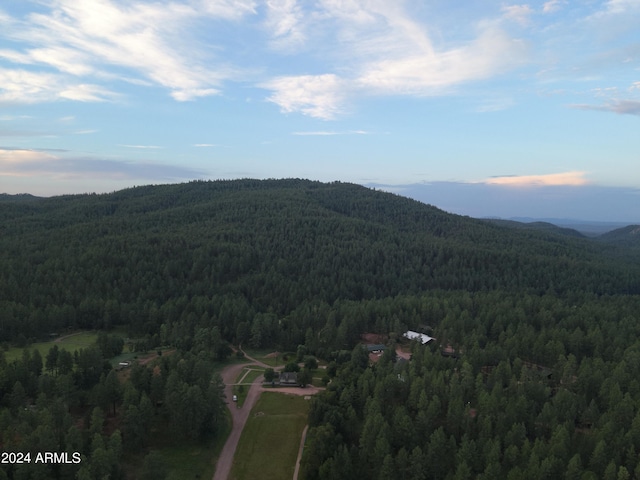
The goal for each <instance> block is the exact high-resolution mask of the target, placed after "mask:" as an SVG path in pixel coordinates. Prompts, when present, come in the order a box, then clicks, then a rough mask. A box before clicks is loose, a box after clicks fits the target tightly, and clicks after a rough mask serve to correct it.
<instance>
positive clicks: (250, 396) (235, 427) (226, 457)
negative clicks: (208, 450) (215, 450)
mask: <svg viewBox="0 0 640 480" xmlns="http://www.w3.org/2000/svg"><path fill="white" fill-rule="evenodd" d="M258 363H260V362H258ZM248 365H249V364H246V363H242V364H239V365H229V366H228V367H226V368H225V369H224V370H222V373H221V376H222V381H223V382H224V384H225V387H224V394H225V396H226V397H227V407H229V411H230V412H231V419H232V426H231V433H230V434H229V438H227V443H225V444H224V447H223V449H222V452H220V457H219V458H218V462H217V463H216V473H215V474H214V476H213V480H227V479H228V478H229V474H230V473H231V466H232V465H233V456H234V455H235V453H236V447H237V446H238V441H239V440H240V435H241V434H242V429H243V428H244V425H245V423H247V419H248V418H249V413H250V412H251V409H252V408H253V406H254V405H255V403H256V401H257V400H258V397H259V396H260V393H261V389H262V382H263V381H264V376H262V375H260V376H259V377H258V378H256V379H255V380H254V381H253V384H252V385H251V388H249V391H248V392H247V398H246V399H245V401H244V404H243V405H242V408H238V406H237V404H236V403H235V402H233V401H231V398H232V397H233V384H234V383H235V381H236V378H238V375H239V374H240V372H241V371H242V369H243V368H245V367H247V366H248Z"/></svg>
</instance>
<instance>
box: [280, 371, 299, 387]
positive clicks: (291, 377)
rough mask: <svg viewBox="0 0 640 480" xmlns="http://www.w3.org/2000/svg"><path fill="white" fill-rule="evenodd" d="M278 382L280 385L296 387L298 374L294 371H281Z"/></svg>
mask: <svg viewBox="0 0 640 480" xmlns="http://www.w3.org/2000/svg"><path fill="white" fill-rule="evenodd" d="M278 383H279V384H280V386H281V387H297V386H298V374H297V373H296V372H282V373H280V379H279V380H278Z"/></svg>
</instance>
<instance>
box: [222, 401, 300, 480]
mask: <svg viewBox="0 0 640 480" xmlns="http://www.w3.org/2000/svg"><path fill="white" fill-rule="evenodd" d="M308 412H309V400H305V399H304V397H301V396H297V395H287V394H283V393H275V392H264V393H263V394H262V395H261V396H260V399H259V400H258V402H257V403H256V405H255V407H254V408H253V410H252V411H251V415H250V417H249V420H248V421H247V424H246V425H245V427H244V430H243V431H242V437H240V442H239V443H238V449H237V450H236V455H235V458H234V460H233V468H232V469H231V478H232V479H234V480H249V479H256V478H260V479H261V480H280V479H283V478H292V477H293V471H294V470H295V465H296V458H297V456H298V449H299V448H300V440H301V436H302V431H303V430H304V427H305V425H306V424H307V413H308Z"/></svg>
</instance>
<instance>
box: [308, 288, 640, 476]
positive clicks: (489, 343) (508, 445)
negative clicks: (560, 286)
mask: <svg viewBox="0 0 640 480" xmlns="http://www.w3.org/2000/svg"><path fill="white" fill-rule="evenodd" d="M442 297H443V298H441V299H440V301H441V302H442V303H441V305H442V306H443V307H445V310H444V311H443V312H442V313H443V314H444V317H442V316H440V318H438V316H437V315H433V316H429V315H426V311H424V310H423V311H421V312H420V313H421V314H423V315H424V317H422V318H423V320H424V321H425V322H427V323H428V324H429V326H430V327H432V328H433V330H429V331H430V332H435V333H432V334H435V336H437V339H436V341H434V342H432V343H431V344H428V345H425V346H422V345H418V344H415V345H413V347H412V358H411V360H410V361H408V362H407V361H405V360H402V359H398V358H396V355H395V351H394V348H393V347H394V346H395V344H394V343H393V342H392V343H391V345H390V348H389V349H388V350H386V351H385V353H384V355H383V356H382V357H381V358H380V360H379V362H377V363H376V364H374V365H371V364H370V361H369V358H368V355H367V353H366V350H365V349H364V348H362V346H360V345H358V346H356V347H355V349H354V350H353V352H352V353H351V355H350V357H344V356H342V357H338V358H337V359H336V361H337V363H338V368H337V374H336V376H335V378H333V380H332V381H331V383H330V384H329V385H328V388H327V391H326V392H325V393H322V394H320V395H318V396H316V397H314V399H313V401H312V408H311V413H310V417H309V418H310V426H311V428H310V430H309V433H308V437H307V442H306V446H305V451H304V456H303V460H302V465H303V471H304V478H306V479H332V480H335V479H349V478H355V477H356V476H361V477H362V478H372V479H410V480H425V479H434V480H435V479H447V480H449V479H450V480H462V479H465V480H466V479H475V478H478V479H495V478H507V479H514V480H515V479H540V478H558V479H610V480H616V479H622V478H627V479H629V478H638V477H640V456H638V451H640V450H639V449H640V383H639V381H638V378H640V341H639V340H638V338H639V334H640V322H639V321H638V320H639V319H638V313H637V312H638V307H640V297H637V296H634V297H629V296H615V297H606V298H603V297H600V298H598V297H595V296H588V295H585V296H582V297H580V298H578V297H576V298H567V299H560V298H558V297H557V296H551V295H546V296H542V297H538V296H527V295H525V296H523V297H520V296H518V295H516V294H509V293H507V292H499V291H496V292H490V293H486V294H482V293H479V294H474V295H469V294H468V293H449V294H445V295H443V296H442ZM431 300H432V299H430V298H429V297H427V298H424V299H422V301H423V302H424V303H431ZM574 302H575V303H574ZM409 303H419V300H418V299H417V298H413V299H411V300H410V301H409ZM434 313H435V312H434ZM444 346H450V347H451V349H453V351H455V354H452V352H451V350H449V351H448V354H447V355H443V354H442V349H443V347H444ZM347 358H349V359H348V360H347ZM341 360H342V362H341ZM330 371H331V370H330Z"/></svg>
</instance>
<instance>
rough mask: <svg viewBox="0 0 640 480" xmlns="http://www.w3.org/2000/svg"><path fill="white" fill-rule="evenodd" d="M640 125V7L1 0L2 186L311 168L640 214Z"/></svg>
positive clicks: (503, 203)
mask: <svg viewBox="0 0 640 480" xmlns="http://www.w3.org/2000/svg"><path fill="white" fill-rule="evenodd" d="M639 130H640V0H581V1H579V2H578V1H569V0H548V1H544V0H542V1H535V2H534V1H531V2H528V3H519V2H510V1H508V0H500V1H494V0H467V1H465V2H451V1H449V0H415V1H413V0H394V1H389V0H317V1H311V0H309V1H296V0H267V1H260V0H181V1H169V0H82V1H81V2H80V1H77V0H33V1H31V0H3V1H2V2H0V192H5V193H11V194H16V193H31V194H34V195H41V196H51V195H60V194H67V193H85V192H98V193H102V192H110V191H114V190H120V189H122V188H127V187H131V186H135V185H146V184H160V183H177V182H185V181H189V180H192V179H232V178H249V177H250V178H283V177H297V178H309V179H313V180H321V181H334V180H340V181H345V182H354V183H358V184H362V185H375V186H377V187H378V188H386V189H388V190H391V191H395V192H398V193H401V194H406V195H412V196H413V197H414V198H418V197H419V199H420V200H423V201H426V202H427V203H432V204H434V205H436V206H440V207H441V208H444V209H445V210H448V211H452V212H454V213H462V214H469V215H472V216H505V217H508V216H518V215H519V216H536V217H540V216H544V217H554V216H559V215H560V214H562V213H563V212H565V211H566V212H569V213H570V214H571V215H572V216H573V217H577V218H583V219H587V220H589V219H592V220H597V219H599V220H607V219H612V218H614V217H615V219H616V220H620V221H630V222H637V223H640V206H639V205H640V202H639V201H638V200H639V199H640V134H639V133H640V132H639ZM416 192H419V194H417V193H416ZM549 199H551V200H549ZM565 207H566V208H565ZM532 212H534V213H535V214H532Z"/></svg>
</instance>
